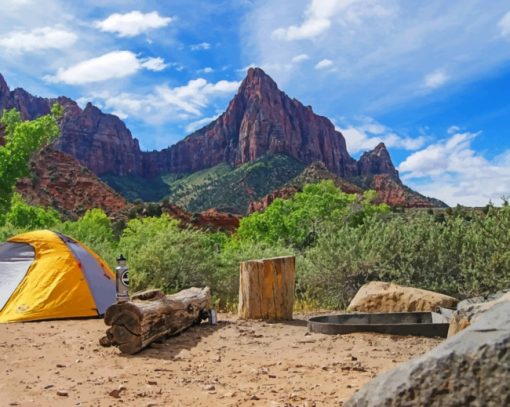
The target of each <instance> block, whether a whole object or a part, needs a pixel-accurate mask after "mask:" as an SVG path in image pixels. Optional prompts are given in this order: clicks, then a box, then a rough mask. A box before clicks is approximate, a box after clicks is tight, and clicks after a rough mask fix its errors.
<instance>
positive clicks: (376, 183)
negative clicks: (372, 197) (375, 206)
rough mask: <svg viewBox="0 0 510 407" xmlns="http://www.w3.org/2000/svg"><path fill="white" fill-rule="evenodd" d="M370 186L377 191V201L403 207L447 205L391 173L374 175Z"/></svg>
mask: <svg viewBox="0 0 510 407" xmlns="http://www.w3.org/2000/svg"><path fill="white" fill-rule="evenodd" d="M370 188H371V189H373V190H375V191H376V192H377V199H376V202H377V203H386V204H388V205H390V206H398V207H402V208H437V207H445V206H446V205H445V204H444V203H443V202H440V201H437V200H432V199H430V198H427V197H425V196H423V195H420V194H418V193H417V192H415V191H413V190H411V189H409V188H407V187H405V186H404V185H403V184H402V183H401V182H400V181H398V180H395V179H394V178H393V177H392V176H391V175H388V174H380V175H374V177H373V178H372V182H371V185H370Z"/></svg>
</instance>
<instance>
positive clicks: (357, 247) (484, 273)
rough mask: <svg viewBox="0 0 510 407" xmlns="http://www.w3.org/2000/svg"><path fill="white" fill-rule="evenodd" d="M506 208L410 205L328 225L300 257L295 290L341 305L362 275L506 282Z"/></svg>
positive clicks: (455, 286) (478, 290)
mask: <svg viewBox="0 0 510 407" xmlns="http://www.w3.org/2000/svg"><path fill="white" fill-rule="evenodd" d="M509 227H510V210H509V209H508V208H507V207H503V208H500V209H498V208H491V209H490V210H489V211H488V212H487V214H484V213H483V212H482V211H477V210H470V211H465V212H463V213H461V212H458V211H457V212H451V213H450V215H448V214H447V215H446V216H444V217H441V216H437V215H434V214H429V213H425V212H417V213H410V214H404V215H401V214H398V215H397V214H395V215H393V216H392V217H390V218H384V219H383V218H377V217H375V218H370V219H367V220H366V221H365V222H364V223H363V224H362V225H361V226H359V227H352V226H350V225H340V226H339V227H334V226H332V227H330V228H328V229H327V230H325V231H324V233H323V234H322V235H321V236H320V237H319V239H318V240H317V244H316V245H315V246H314V247H312V248H310V249H309V250H307V251H306V252H305V253H304V254H303V256H302V258H301V259H300V261H299V262H298V264H299V270H298V275H299V280H298V281H299V283H298V293H300V294H301V295H307V296H309V297H311V298H313V299H317V300H319V301H320V302H321V303H322V304H323V305H325V306H330V307H344V306H346V305H347V304H348V301H349V300H350V299H351V298H352V296H353V295H354V293H355V292H356V291H357V290H358V288H359V287H360V286H361V285H362V284H364V283H365V282H367V281H369V280H383V281H393V282H396V283H399V284H403V285H408V286H413V287H420V288H424V289H429V290H434V291H439V292H443V293H446V294H450V295H454V296H458V297H462V298H465V297H470V296H476V295H480V294H484V293H488V292H493V291H496V290H498V289H502V288H508V287H509V286H510V249H509V247H510V234H509V233H508V230H509Z"/></svg>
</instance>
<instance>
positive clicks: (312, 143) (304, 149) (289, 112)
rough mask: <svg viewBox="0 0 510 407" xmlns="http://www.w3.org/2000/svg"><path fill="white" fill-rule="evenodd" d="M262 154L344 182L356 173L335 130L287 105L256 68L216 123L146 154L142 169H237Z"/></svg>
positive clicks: (308, 110) (307, 111)
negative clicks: (315, 166) (321, 168)
mask: <svg viewBox="0 0 510 407" xmlns="http://www.w3.org/2000/svg"><path fill="white" fill-rule="evenodd" d="M264 154H286V155H289V156H291V157H293V158H295V159H297V160H299V161H301V162H302V163H305V164H311V163H312V162H315V161H321V162H323V163H324V164H325V165H326V167H327V168H328V169H329V170H330V171H332V172H334V173H335V174H337V175H339V176H342V177H351V176H355V175H357V171H358V170H357V166H356V161H355V160H354V159H352V158H351V157H350V156H349V154H348V153H347V149H346V146H345V140H344V138H343V136H342V134H340V133H339V132H337V131H336V130H335V128H334V126H333V124H332V123H331V122H330V121H329V120H328V119H326V118H325V117H322V116H318V115H316V114H315V113H313V111H312V108H311V107H309V106H308V107H305V106H303V105H302V104H301V103H300V102H299V101H297V100H296V99H290V98H289V97H288V96H287V95H286V94H285V93H284V92H282V91H280V90H279V89H278V87H277V85H276V83H275V82H274V81H273V80H272V79H271V78H270V77H269V76H268V75H266V74H265V73H264V71H262V70H261V69H259V68H250V70H249V71H248V75H247V76H246V78H245V79H244V81H243V82H242V84H241V86H240V88H239V91H238V93H237V95H236V96H235V97H234V99H232V101H231V102H230V104H229V106H228V108H227V110H226V112H225V113H223V114H222V115H221V116H220V117H219V118H218V119H216V120H215V121H214V122H212V123H211V124H209V125H208V126H206V127H204V128H202V129H200V130H198V131H196V132H195V133H193V134H191V135H190V136H188V137H186V138H185V139H184V140H182V141H180V142H179V143H177V144H175V145H174V146H172V147H170V148H168V149H166V150H163V151H161V152H159V153H149V155H147V156H146V159H145V162H144V163H145V169H146V172H147V173H150V174H157V173H161V172H177V173H182V172H194V171H197V170H201V169H204V168H209V167H212V166H214V165H217V164H219V163H221V162H228V163H229V164H231V165H233V166H236V165H239V164H244V163H247V162H250V161H253V160H255V159H257V158H258V157H261V156H262V155H264ZM155 163H156V164H155Z"/></svg>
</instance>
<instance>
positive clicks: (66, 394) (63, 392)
mask: <svg viewBox="0 0 510 407" xmlns="http://www.w3.org/2000/svg"><path fill="white" fill-rule="evenodd" d="M57 396H60V397H67V396H69V393H68V392H67V391H65V390H58V391H57Z"/></svg>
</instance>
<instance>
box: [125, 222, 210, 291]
mask: <svg viewBox="0 0 510 407" xmlns="http://www.w3.org/2000/svg"><path fill="white" fill-rule="evenodd" d="M119 250H120V251H121V252H122V253H125V255H126V256H127V259H128V262H129V267H130V271H131V274H130V277H131V278H130V283H131V284H132V287H133V289H134V290H140V289H145V288H148V287H157V288H160V289H163V290H165V291H167V292H174V291H178V290H181V289H183V288H186V287H190V286H204V285H209V286H212V285H213V284H212V283H213V281H212V279H211V277H212V274H213V271H214V269H215V261H216V258H215V256H214V242H213V240H212V239H209V237H208V235H207V234H206V233H202V232H199V231H196V230H191V229H181V228H180V227H179V224H178V222H177V221H175V220H173V219H171V218H170V217H168V216H167V215H163V216H161V217H159V218H145V219H133V220H130V221H129V222H128V224H127V227H126V229H125V230H124V233H123V235H122V237H121V239H120V242H119Z"/></svg>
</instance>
